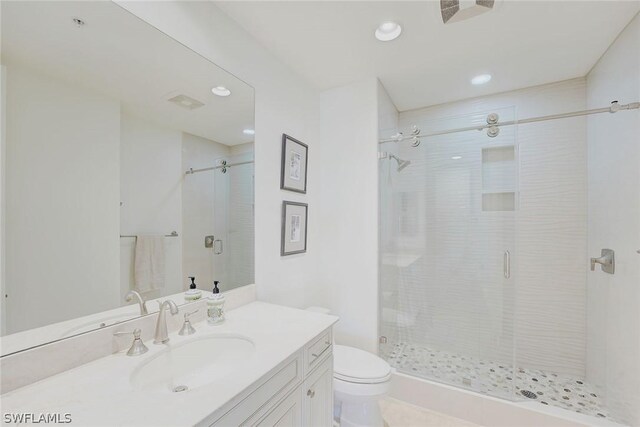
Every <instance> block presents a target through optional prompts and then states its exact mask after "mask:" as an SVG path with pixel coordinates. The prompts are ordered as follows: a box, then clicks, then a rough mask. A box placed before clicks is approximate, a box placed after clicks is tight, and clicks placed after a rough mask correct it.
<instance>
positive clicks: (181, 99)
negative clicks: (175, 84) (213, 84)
mask: <svg viewBox="0 0 640 427" xmlns="http://www.w3.org/2000/svg"><path fill="white" fill-rule="evenodd" d="M168 101H169V102H173V103H174V104H176V105H179V106H180V107H182V108H186V109H187V110H195V109H196V108H200V107H204V104H203V103H202V102H200V101H198V100H197V99H193V98H191V97H189V96H187V95H178V96H174V97H173V98H169V99H168Z"/></svg>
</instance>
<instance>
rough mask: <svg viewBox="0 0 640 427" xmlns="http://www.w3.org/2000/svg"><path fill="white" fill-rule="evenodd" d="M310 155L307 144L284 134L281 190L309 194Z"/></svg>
mask: <svg viewBox="0 0 640 427" xmlns="http://www.w3.org/2000/svg"><path fill="white" fill-rule="evenodd" d="M308 154H309V147H308V146H307V144H305V143H303V142H301V141H298V140H297V139H295V138H293V137H291V136H289V135H287V134H282V165H281V174H280V188H281V189H283V190H289V191H295V192H297V193H306V192H307V157H308Z"/></svg>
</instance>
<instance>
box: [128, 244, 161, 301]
mask: <svg viewBox="0 0 640 427" xmlns="http://www.w3.org/2000/svg"><path fill="white" fill-rule="evenodd" d="M134 264H135V265H134V277H135V286H136V290H137V291H138V292H149V291H153V290H155V289H161V288H163V287H164V281H165V252H164V236H162V235H158V236H137V238H136V253H135V261H134Z"/></svg>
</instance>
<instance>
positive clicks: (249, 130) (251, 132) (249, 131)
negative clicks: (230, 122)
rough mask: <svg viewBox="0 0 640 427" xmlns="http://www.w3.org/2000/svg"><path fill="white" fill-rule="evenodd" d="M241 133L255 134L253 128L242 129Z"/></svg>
mask: <svg viewBox="0 0 640 427" xmlns="http://www.w3.org/2000/svg"><path fill="white" fill-rule="evenodd" d="M242 133H244V134H245V135H255V134H256V131H255V130H253V129H245V130H243V131H242Z"/></svg>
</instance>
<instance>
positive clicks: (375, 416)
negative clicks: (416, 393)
mask: <svg viewBox="0 0 640 427" xmlns="http://www.w3.org/2000/svg"><path fill="white" fill-rule="evenodd" d="M307 310H309V311H315V312H318V313H324V314H329V309H327V308H323V307H309V308H308V309H307ZM390 381H391V367H390V366H389V364H388V363H387V362H386V361H384V360H383V359H381V358H379V357H378V356H376V355H375V354H373V353H369V352H367V351H364V350H360V349H358V348H354V347H349V346H345V345H336V344H335V343H334V346H333V402H334V405H333V407H334V412H333V413H334V420H335V421H336V422H338V423H339V425H340V427H365V426H366V427H383V425H384V422H383V420H382V414H381V413H380V406H379V405H378V400H379V399H380V398H381V397H383V396H384V395H386V394H387V392H388V391H389V383H390Z"/></svg>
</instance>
